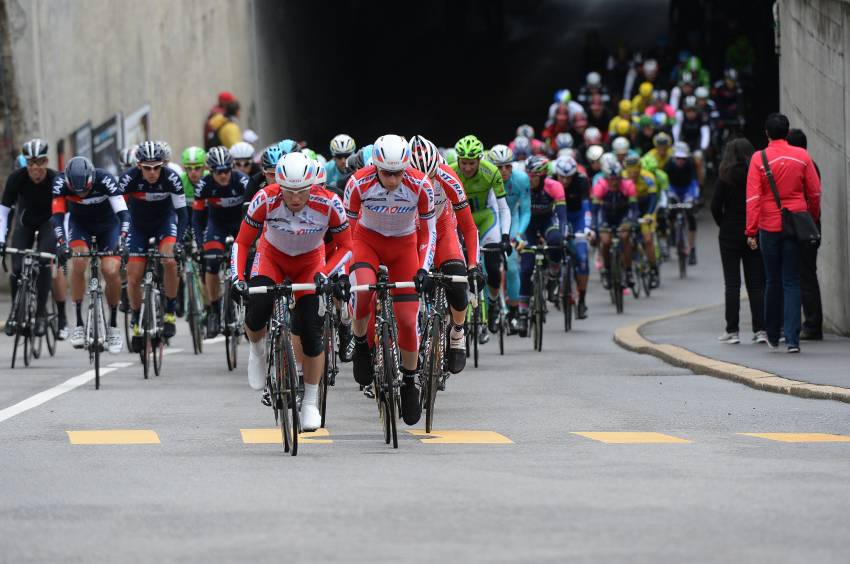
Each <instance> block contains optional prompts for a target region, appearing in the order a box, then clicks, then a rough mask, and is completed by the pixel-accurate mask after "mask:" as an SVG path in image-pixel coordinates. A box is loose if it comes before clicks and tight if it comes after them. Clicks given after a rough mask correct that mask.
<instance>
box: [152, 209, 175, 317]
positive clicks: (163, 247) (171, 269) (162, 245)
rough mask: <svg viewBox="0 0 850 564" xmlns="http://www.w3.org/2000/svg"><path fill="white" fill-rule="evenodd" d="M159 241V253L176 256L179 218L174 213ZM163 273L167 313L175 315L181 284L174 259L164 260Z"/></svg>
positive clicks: (160, 231)
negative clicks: (175, 246) (175, 248)
mask: <svg viewBox="0 0 850 564" xmlns="http://www.w3.org/2000/svg"><path fill="white" fill-rule="evenodd" d="M157 240H158V241H159V251H160V252H161V253H162V254H164V255H171V254H174V244H175V243H176V242H177V218H176V216H175V215H174V214H173V213H172V214H171V216H170V217H169V218H168V220H166V221H164V222H163V223H162V225H161V226H160V228H159V231H158V233H157ZM162 271H163V287H164V290H165V297H166V298H167V302H166V305H165V312H166V313H167V314H173V313H174V312H175V310H176V309H177V289H178V286H179V284H180V281H179V279H178V277H177V261H175V260H174V259H173V258H165V259H162Z"/></svg>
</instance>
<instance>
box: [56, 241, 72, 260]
mask: <svg viewBox="0 0 850 564" xmlns="http://www.w3.org/2000/svg"><path fill="white" fill-rule="evenodd" d="M70 256H71V249H69V248H68V245H66V244H65V241H58V242H57V243H56V258H57V259H58V260H59V264H60V265H61V266H65V264H66V263H67V262H68V257H70Z"/></svg>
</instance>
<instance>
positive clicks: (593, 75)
mask: <svg viewBox="0 0 850 564" xmlns="http://www.w3.org/2000/svg"><path fill="white" fill-rule="evenodd" d="M601 83H602V77H601V76H599V73H598V72H595V71H594V72H589V73H587V85H588V86H599V85H600V84H601Z"/></svg>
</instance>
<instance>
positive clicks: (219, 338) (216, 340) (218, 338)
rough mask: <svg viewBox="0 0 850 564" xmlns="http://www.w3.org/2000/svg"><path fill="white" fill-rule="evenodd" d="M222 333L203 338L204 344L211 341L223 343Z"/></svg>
mask: <svg viewBox="0 0 850 564" xmlns="http://www.w3.org/2000/svg"><path fill="white" fill-rule="evenodd" d="M223 342H224V335H219V336H218V337H213V338H212V339H204V344H205V345H208V344H211V343H223Z"/></svg>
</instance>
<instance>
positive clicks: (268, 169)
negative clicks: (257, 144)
mask: <svg viewBox="0 0 850 564" xmlns="http://www.w3.org/2000/svg"><path fill="white" fill-rule="evenodd" d="M283 154H284V153H283V151H281V150H280V146H279V145H277V144H274V145H269V146H268V147H266V148H265V149H264V150H263V154H262V156H261V157H260V168H261V169H262V170H261V171H260V172H258V173H257V174H255V175H254V176H252V177H251V179H250V180H249V182H248V189H247V190H246V191H245V204H244V206H243V208H244V211H245V213H247V212H248V206H249V205H250V203H251V200H253V199H254V196H255V195H256V194H257V192H259V191H260V190H262V189H263V188H265V187H266V186H268V185H269V184H274V183H275V179H274V174H275V173H274V171H275V167H276V166H277V161H279V160H280V158H281V157H282V156H283Z"/></svg>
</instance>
